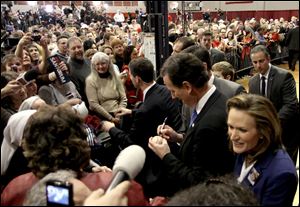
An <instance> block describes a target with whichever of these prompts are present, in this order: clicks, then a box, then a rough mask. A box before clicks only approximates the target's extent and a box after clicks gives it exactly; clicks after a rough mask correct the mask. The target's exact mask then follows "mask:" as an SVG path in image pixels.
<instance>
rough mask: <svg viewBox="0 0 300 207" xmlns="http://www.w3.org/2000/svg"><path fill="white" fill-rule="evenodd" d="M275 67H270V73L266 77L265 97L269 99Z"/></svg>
mask: <svg viewBox="0 0 300 207" xmlns="http://www.w3.org/2000/svg"><path fill="white" fill-rule="evenodd" d="M275 70H276V69H275V68H274V67H273V66H271V69H270V73H269V78H268V86H267V97H268V98H269V99H270V98H271V94H272V85H273V81H274V78H275V77H274V76H275V74H276V71H275Z"/></svg>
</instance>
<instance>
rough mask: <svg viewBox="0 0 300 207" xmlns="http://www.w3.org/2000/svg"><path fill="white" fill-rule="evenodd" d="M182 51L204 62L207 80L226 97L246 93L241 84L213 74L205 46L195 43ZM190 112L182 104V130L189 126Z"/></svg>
mask: <svg viewBox="0 0 300 207" xmlns="http://www.w3.org/2000/svg"><path fill="white" fill-rule="evenodd" d="M182 52H183V53H192V54H193V55H195V56H196V57H197V58H199V60H201V61H202V62H203V63H204V67H205V69H206V70H207V72H208V76H209V81H208V82H209V83H210V84H213V85H215V86H216V88H217V89H218V91H219V92H221V93H222V94H223V95H224V96H225V97H226V98H227V99H228V98H231V97H233V96H235V95H238V94H240V93H246V90H245V88H244V87H243V86H242V85H241V84H239V83H236V82H233V81H229V80H225V79H221V78H218V77H215V76H214V75H213V73H212V64H211V60H210V57H209V52H208V50H207V49H206V48H204V47H202V46H198V45H195V46H191V47H188V48H186V49H184V50H183V51H182ZM191 114H192V109H191V108H190V107H188V106H187V105H185V104H184V105H183V107H182V120H183V125H184V126H183V127H184V128H182V130H184V129H185V128H186V127H188V126H189V117H190V116H191Z"/></svg>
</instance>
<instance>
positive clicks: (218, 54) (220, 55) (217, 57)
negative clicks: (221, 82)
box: [210, 48, 226, 66]
mask: <svg viewBox="0 0 300 207" xmlns="http://www.w3.org/2000/svg"><path fill="white" fill-rule="evenodd" d="M225 60H226V58H225V53H224V52H222V51H220V50H217V49H215V48H211V50H210V61H211V65H212V66H213V65H214V64H215V63H218V62H221V61H225Z"/></svg>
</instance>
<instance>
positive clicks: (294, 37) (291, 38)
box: [285, 27, 299, 51]
mask: <svg viewBox="0 0 300 207" xmlns="http://www.w3.org/2000/svg"><path fill="white" fill-rule="evenodd" d="M285 44H286V46H287V47H288V48H289V50H296V51H299V27H296V28H293V29H291V30H290V31H289V32H288V33H287V35H286V39H285Z"/></svg>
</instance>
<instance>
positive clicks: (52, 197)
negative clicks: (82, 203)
mask: <svg viewBox="0 0 300 207" xmlns="http://www.w3.org/2000/svg"><path fill="white" fill-rule="evenodd" d="M46 197H47V205H48V206H73V186H72V184H71V183H69V182H62V181H48V182H47V183H46Z"/></svg>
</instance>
